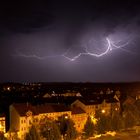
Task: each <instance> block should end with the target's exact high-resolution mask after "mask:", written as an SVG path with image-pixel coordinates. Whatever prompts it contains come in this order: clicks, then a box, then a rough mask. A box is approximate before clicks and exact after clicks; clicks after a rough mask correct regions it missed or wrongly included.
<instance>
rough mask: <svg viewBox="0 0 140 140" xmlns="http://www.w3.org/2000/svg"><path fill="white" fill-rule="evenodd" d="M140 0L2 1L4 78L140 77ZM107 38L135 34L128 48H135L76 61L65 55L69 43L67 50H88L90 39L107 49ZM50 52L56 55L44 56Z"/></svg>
mask: <svg viewBox="0 0 140 140" xmlns="http://www.w3.org/2000/svg"><path fill="white" fill-rule="evenodd" d="M138 2H139V1H138V0H133V1H129V0H124V1H119V0H115V1H114V0H75V1H74V0H71V1H70V0H67V1H66V0H65V1H64V0H60V1H59V0H49V1H45V0H44V1H43V0H40V1H32V2H31V1H28V2H26V1H22V2H21V1H19V2H13V1H12V2H10V3H5V4H0V31H1V32H0V35H1V36H0V64H1V73H0V81H9V80H10V81H74V82H75V81H76V82H77V81H95V82H96V81H97V82H104V81H105V82H107V81H131V80H133V81H134V80H140V76H139V70H140V62H139V59H140V55H139V52H140V49H139V44H140V42H139V41H138V40H139V32H140V5H139V3H138ZM129 36H130V37H129ZM106 37H111V39H114V40H120V39H121V40H122V42H123V43H124V42H126V41H128V40H129V39H130V38H131V39H132V40H133V41H132V42H131V43H130V44H129V45H127V46H126V47H125V48H123V49H127V50H128V51H130V53H129V52H125V50H121V49H115V50H113V51H112V52H110V53H108V55H105V56H103V57H100V58H96V57H92V56H88V55H83V56H81V57H80V58H79V59H77V60H76V61H74V62H69V61H68V60H67V59H65V58H64V57H61V55H62V54H64V52H66V51H67V50H68V49H69V48H70V51H69V52H68V53H67V54H66V55H67V56H70V57H73V56H75V55H77V54H78V53H80V52H83V49H84V48H83V46H84V45H85V44H86V45H87V46H88V47H89V48H88V49H89V50H92V49H93V48H96V49H97V50H100V48H101V49H102V48H103V50H101V52H102V51H104V50H105V49H106V46H105V45H104V44H103V43H104V42H105V43H106V40H105V38H106ZM134 38H135V39H134ZM90 41H91V42H90ZM95 42H96V44H95ZM102 42H103V43H102ZM106 44H107V43H106ZM103 45H104V46H103ZM95 51H96V50H93V51H92V52H95ZM101 52H100V51H99V52H98V53H101ZM131 52H132V53H131ZM23 54H24V57H23V56H22V55H23ZM20 55H21V56H20ZM25 56H27V57H25ZM30 56H33V57H30ZM36 56H37V58H36ZM46 56H56V57H50V58H45V59H40V58H41V57H46ZM58 56H59V57H58Z"/></svg>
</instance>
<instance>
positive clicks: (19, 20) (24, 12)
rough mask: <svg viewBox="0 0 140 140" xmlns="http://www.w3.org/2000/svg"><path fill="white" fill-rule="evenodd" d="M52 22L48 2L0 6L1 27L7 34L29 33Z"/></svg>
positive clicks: (19, 2) (25, 2)
mask: <svg viewBox="0 0 140 140" xmlns="http://www.w3.org/2000/svg"><path fill="white" fill-rule="evenodd" d="M52 20H53V17H52V15H51V14H50V12H49V8H48V7H47V2H46V3H43V2H39V1H38V2H36V1H34V2H30V1H28V2H27V1H16V2H14V1H11V2H7V3H2V4H1V5H0V26H1V28H4V29H5V31H7V32H8V31H10V32H23V33H24V32H25V33H26V32H27V33H28V32H31V31H34V30H36V29H38V28H41V27H43V26H47V25H49V24H50V23H52ZM3 32H4V31H3Z"/></svg>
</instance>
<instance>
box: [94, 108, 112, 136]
mask: <svg viewBox="0 0 140 140" xmlns="http://www.w3.org/2000/svg"><path fill="white" fill-rule="evenodd" d="M95 117H96V118H97V120H98V121H97V124H96V130H97V133H99V134H104V133H105V132H106V131H110V130H111V129H112V128H111V116H110V115H106V114H105V113H102V112H101V110H98V111H97V112H96V114H95Z"/></svg>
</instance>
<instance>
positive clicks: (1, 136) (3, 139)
mask: <svg viewBox="0 0 140 140" xmlns="http://www.w3.org/2000/svg"><path fill="white" fill-rule="evenodd" d="M0 140H7V138H5V136H4V133H3V132H0Z"/></svg>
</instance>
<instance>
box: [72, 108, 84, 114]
mask: <svg viewBox="0 0 140 140" xmlns="http://www.w3.org/2000/svg"><path fill="white" fill-rule="evenodd" d="M71 111H72V114H83V113H86V112H85V111H84V110H83V109H81V108H80V107H73V108H72V109H71Z"/></svg>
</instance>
